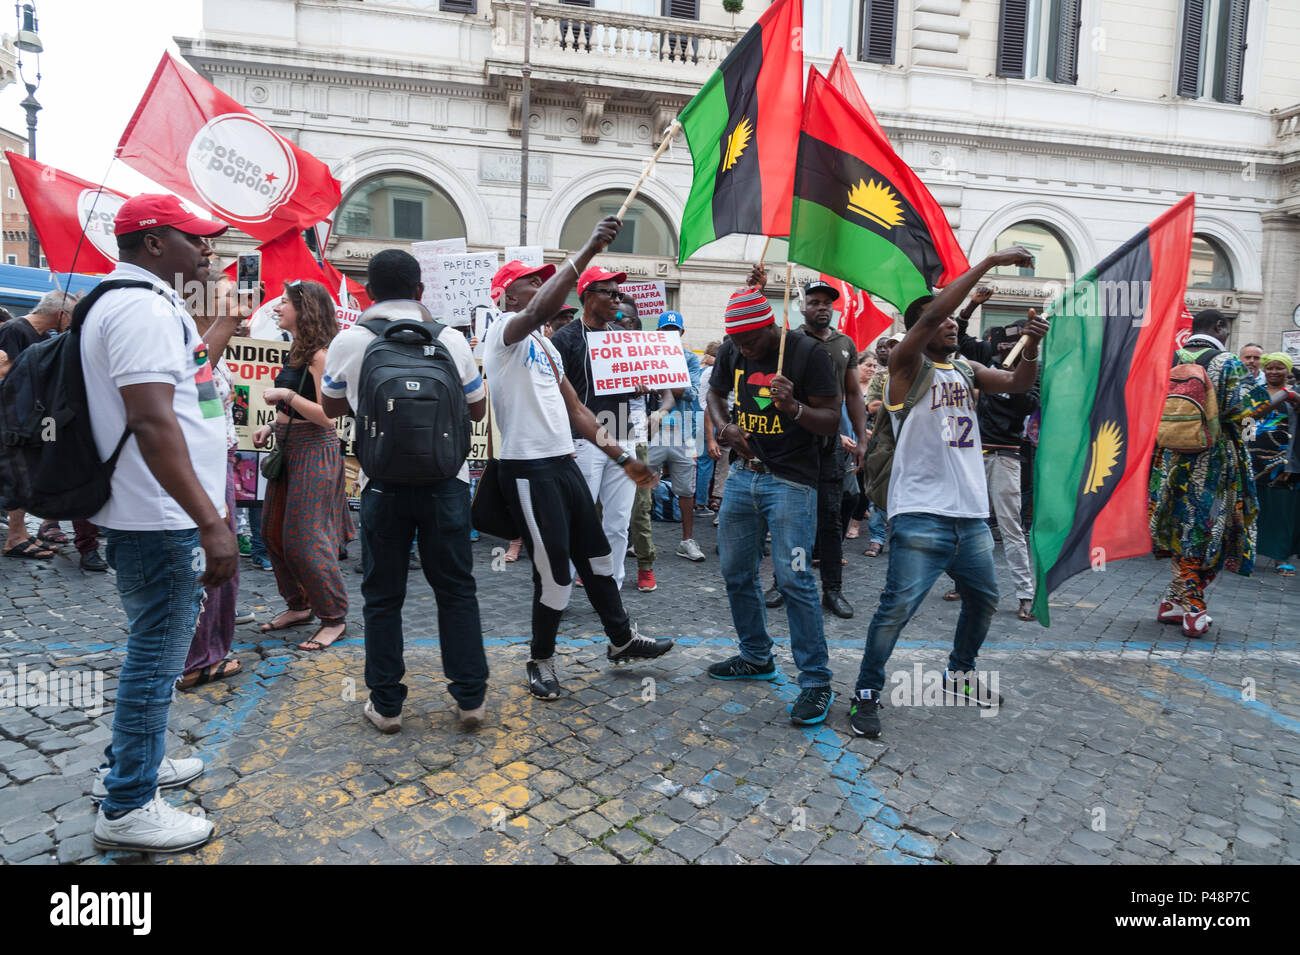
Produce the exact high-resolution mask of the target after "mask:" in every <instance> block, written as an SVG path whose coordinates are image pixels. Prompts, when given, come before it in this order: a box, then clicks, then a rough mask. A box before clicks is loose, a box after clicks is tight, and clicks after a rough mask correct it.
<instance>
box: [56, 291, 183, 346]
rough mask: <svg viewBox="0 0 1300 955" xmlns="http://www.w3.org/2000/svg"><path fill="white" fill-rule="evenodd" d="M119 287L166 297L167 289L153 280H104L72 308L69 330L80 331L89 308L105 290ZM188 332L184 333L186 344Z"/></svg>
mask: <svg viewBox="0 0 1300 955" xmlns="http://www.w3.org/2000/svg"><path fill="white" fill-rule="evenodd" d="M120 288H142V289H150V290H152V291H154V292H157V293H158V294H159V295H162V296H164V297H166V295H167V291H166V289H164V288H162V287H161V286H158V285H155V284H154V283H153V282H145V281H143V280H142V279H110V280H108V281H106V282H100V283H99V284H98V285H96V286H95V287H94V288H93V289H91V290H90V291H89V292H87V293H86V294H85V296H83V297H82V299H81V300H80V301H78V302H77V304H76V306H75V307H74V308H73V309H72V324H71V325H70V326H69V331H73V332H76V331H80V329H81V326H82V325H84V324H85V323H86V316H87V315H89V314H90V309H91V308H92V307H93V306H94V304H95V303H96V302H98V301H99V300H100V299H101V298H102V297H103V296H104V295H105V293H107V292H112V291H116V290H117V289H120ZM188 338H189V334H188V332H187V333H186V339H187V344H188Z"/></svg>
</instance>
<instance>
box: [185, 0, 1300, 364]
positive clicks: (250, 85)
mask: <svg viewBox="0 0 1300 955" xmlns="http://www.w3.org/2000/svg"><path fill="white" fill-rule="evenodd" d="M588 2H589V3H592V4H594V5H586V4H583V3H580V2H569V3H560V2H554V0H538V2H534V3H529V4H526V3H525V2H524V0H382V2H376V0H205V3H204V9H203V29H202V32H201V34H200V35H199V36H197V37H191V38H179V39H178V42H179V43H180V47H181V51H182V53H183V54H184V56H185V57H186V59H187V60H188V61H189V63H190V64H191V65H193V66H194V67H195V68H196V69H198V70H199V71H200V72H202V73H203V74H204V75H206V76H207V77H208V78H209V79H211V80H212V81H213V82H214V83H215V84H216V85H217V86H219V87H220V88H221V89H223V90H225V91H226V92H227V93H229V94H230V95H232V96H233V97H235V98H236V99H237V100H239V101H240V102H241V103H243V104H244V105H245V106H247V107H248V108H250V109H252V110H254V111H255V112H256V113H258V114H259V115H260V116H261V117H262V118H263V119H265V120H266V121H267V122H268V123H270V124H271V125H272V126H274V127H275V128H276V129H277V130H279V131H281V132H282V133H283V134H285V135H286V136H288V137H289V138H291V139H293V140H294V141H295V142H297V143H298V144H299V145H300V146H302V147H303V148H305V149H307V150H308V151H310V152H312V153H313V154H315V155H316V156H318V157H320V158H321V159H322V160H324V161H326V162H328V163H329V165H330V166H331V168H332V169H333V170H334V172H335V175H336V176H337V177H338V178H339V179H340V181H341V182H342V184H343V190H344V202H343V205H342V207H341V208H340V210H339V213H338V215H337V217H336V225H335V230H334V238H333V239H332V241H331V244H330V248H329V249H328V254H329V255H330V257H331V259H332V260H333V261H334V262H335V263H336V264H337V265H339V266H340V267H341V268H343V269H344V270H345V271H348V272H351V273H352V274H359V273H360V272H361V271H362V270H363V269H364V265H365V262H366V260H367V259H368V258H369V257H370V256H371V255H373V254H374V252H375V251H377V250H378V249H380V248H383V247H385V246H388V245H391V244H393V242H394V241H396V242H399V243H400V242H405V241H409V240H413V239H432V238H442V237H449V236H455V235H465V236H466V237H467V239H468V242H469V245H470V247H471V249H490V248H495V249H500V248H502V247H504V246H506V245H517V244H520V201H519V200H520V196H519V178H520V133H521V130H522V127H523V124H524V123H527V126H528V130H529V182H530V189H529V197H528V214H529V217H528V222H527V244H534V245H541V246H543V247H544V248H545V249H546V252H547V256H548V259H554V260H558V259H559V258H560V256H561V255H562V254H563V251H564V250H565V249H569V248H572V247H574V246H576V245H577V244H579V243H580V242H581V241H582V240H583V239H585V237H586V235H587V234H588V231H589V229H590V226H591V224H592V222H593V221H594V220H595V219H596V218H597V217H598V216H599V215H601V214H604V213H606V212H612V211H613V210H614V209H615V208H617V206H618V205H619V203H620V202H621V200H622V198H623V196H624V195H625V194H626V192H627V190H628V189H629V188H630V187H631V185H632V184H633V183H634V182H635V181H636V180H637V178H638V176H639V175H640V173H641V171H642V170H643V168H644V164H645V162H646V160H647V159H648V157H649V156H650V155H651V153H652V152H653V151H654V149H655V147H656V145H657V144H658V142H659V141H660V138H661V136H662V133H663V130H664V129H665V128H666V127H667V126H668V124H669V123H670V121H671V120H672V118H673V117H674V116H675V115H676V114H677V112H678V110H679V109H680V108H681V107H682V106H683V105H684V104H685V103H686V102H687V101H688V100H689V99H690V97H691V96H693V95H694V94H695V93H696V92H697V91H698V90H699V88H700V86H701V84H702V83H703V82H704V81H705V80H706V79H707V78H708V76H709V74H710V73H711V72H712V71H713V70H714V69H716V67H717V65H718V64H719V63H720V62H721V60H722V58H723V57H725V55H726V53H727V52H728V51H729V50H730V48H731V47H732V45H733V44H734V43H735V41H736V39H737V38H738V37H739V36H740V35H742V34H743V32H744V30H745V29H747V28H748V27H749V26H750V25H751V24H752V23H753V21H754V20H755V19H756V17H757V16H758V14H759V12H761V9H762V7H763V4H761V3H760V2H756V0H748V2H746V3H745V5H744V8H743V9H742V11H741V12H740V13H738V14H736V15H734V16H733V15H732V14H729V13H726V12H724V11H723V9H722V5H721V0H588ZM665 14H669V15H665ZM526 38H527V39H528V41H529V45H528V46H527V47H526V44H525V40H526ZM798 41H799V42H801V43H802V44H803V46H804V50H805V58H806V60H807V62H808V63H811V64H815V65H817V66H818V67H819V68H820V69H822V70H823V72H825V70H826V69H828V68H829V64H830V59H831V57H832V56H833V55H834V52H835V50H836V48H838V47H841V46H842V47H843V48H844V49H845V51H846V53H847V54H848V56H849V58H850V61H851V62H852V64H853V69H854V73H855V75H856V76H857V78H858V82H859V84H860V86H861V87H862V90H863V92H864V94H865V95H866V97H867V99H868V101H869V102H870V103H871V105H872V107H873V108H874V109H875V111H876V114H877V116H878V117H879V118H880V120H881V123H882V124H883V126H884V127H885V130H886V132H887V133H888V134H889V136H890V138H891V140H892V141H893V143H894V145H895V147H896V148H897V149H898V150H899V151H900V153H901V154H902V156H903V158H904V159H905V160H906V161H907V162H908V163H909V164H910V165H911V166H912V167H913V168H914V169H915V170H916V171H917V173H918V174H919V175H920V176H921V178H922V179H923V180H924V181H925V182H926V183H927V184H928V185H929V186H930V188H931V190H932V192H933V193H934V195H935V197H936V199H938V201H939V202H940V204H941V205H942V206H943V207H944V209H945V211H946V212H947V215H948V217H949V220H950V222H951V223H952V225H953V227H954V229H955V231H956V234H957V237H958V239H959V240H960V242H961V244H962V246H963V248H964V249H965V250H966V252H967V254H968V256H969V257H970V258H971V259H972V260H976V259H978V258H980V257H982V256H983V255H984V254H986V253H987V252H988V251H990V250H991V249H992V248H994V247H995V246H996V247H1001V246H1002V245H1005V244H1008V243H1010V242H1013V241H1020V242H1023V243H1026V244H1029V245H1031V246H1034V247H1035V250H1036V251H1037V253H1038V264H1037V267H1036V269H1035V270H1034V274H1009V275H998V276H995V277H994V280H993V281H994V285H995V296H994V298H993V300H992V301H991V302H990V303H989V304H988V305H987V306H985V309H984V322H985V324H990V323H992V324H1001V323H1003V322H1004V321H1006V320H1008V319H1010V318H1013V317H1016V316H1018V315H1022V314H1023V310H1024V309H1025V307H1027V306H1028V305H1032V304H1037V303H1038V302H1040V301H1041V300H1042V298H1043V296H1044V295H1045V294H1046V292H1047V290H1048V289H1049V288H1050V287H1051V286H1052V285H1053V284H1054V283H1055V284H1056V285H1058V286H1059V284H1060V283H1061V282H1063V281H1065V280H1067V279H1068V278H1069V277H1070V276H1071V275H1073V274H1081V273H1082V272H1084V271H1086V270H1087V269H1088V268H1089V267H1091V266H1092V265H1093V264H1094V263H1096V262H1097V261H1099V260H1100V259H1101V258H1102V257H1103V256H1105V255H1106V254H1107V253H1108V252H1109V251H1111V250H1112V249H1114V248H1115V247H1116V246H1118V245H1119V244H1120V243H1122V242H1123V241H1124V240H1126V239H1127V238H1129V237H1130V236H1131V235H1133V234H1134V233H1135V232H1137V231H1138V230H1139V229H1140V228H1142V227H1143V226H1144V225H1146V224H1147V223H1148V222H1149V221H1151V220H1152V219H1154V218H1155V217H1156V216H1157V215H1159V214H1160V213H1161V212H1162V211H1163V210H1165V209H1166V208H1168V207H1169V206H1170V205H1171V204H1172V203H1173V202H1175V201H1176V200H1177V199H1178V198H1180V197H1181V196H1182V195H1183V194H1185V193H1186V192H1189V191H1195V192H1196V193H1197V218H1196V232H1197V243H1196V247H1195V250H1194V261H1193V267H1192V270H1191V272H1192V274H1191V276H1190V281H1189V286H1190V287H1189V290H1188V303H1189V305H1190V306H1191V307H1192V308H1193V310H1195V309H1197V308H1202V307H1207V306H1211V305H1213V306H1217V307H1221V308H1223V309H1224V310H1226V311H1228V312H1229V313H1231V314H1232V315H1234V316H1235V317H1236V321H1237V328H1238V331H1237V340H1238V341H1244V340H1246V339H1257V340H1259V341H1261V342H1263V343H1264V344H1265V345H1266V347H1269V348H1274V347H1278V345H1279V344H1280V335H1281V333H1282V332H1283V331H1284V330H1286V329H1289V328H1293V327H1294V326H1293V324H1292V315H1293V312H1294V311H1295V309H1296V307H1297V305H1298V304H1300V270H1298V269H1297V267H1296V266H1297V263H1300V4H1296V3H1294V2H1288V0H1127V2H1124V0H805V3H804V34H803V36H802V37H800V38H798ZM526 51H527V57H526V56H525V52H526ZM525 70H527V71H528V73H529V77H530V100H531V101H530V105H529V110H528V115H527V116H526V117H525V116H524V115H523V107H522V79H523V76H524V73H525ZM790 121H791V123H797V122H798V117H795V116H792V117H791V120H790ZM690 179H691V165H690V154H689V151H688V149H687V147H686V144H685V141H684V139H683V137H682V136H681V135H680V134H679V135H678V136H677V137H676V140H675V142H674V143H673V145H672V148H671V150H670V151H669V152H667V153H665V154H664V156H663V158H662V159H661V160H660V162H659V163H658V165H657V166H656V168H655V170H654V172H653V175H652V176H651V177H650V179H649V180H648V181H647V182H646V183H645V185H644V186H643V187H642V190H641V193H640V196H639V198H638V201H637V203H636V204H634V206H633V207H632V210H631V212H630V213H629V216H628V221H629V223H630V224H632V228H631V229H629V230H628V234H627V235H626V236H621V237H620V243H619V244H618V245H616V246H615V247H614V248H613V249H611V250H610V251H609V252H607V253H606V254H605V255H604V256H602V257H601V258H600V259H599V260H598V261H600V262H601V264H603V265H606V266H607V267H616V268H618V269H620V270H625V271H627V272H628V273H629V275H631V276H634V277H636V278H638V279H642V280H660V281H664V282H665V283H666V284H667V287H668V294H669V302H670V305H671V306H672V307H676V308H678V309H679V310H681V311H682V312H683V313H684V314H685V316H686V318H687V328H688V331H687V340H688V342H689V343H690V344H691V345H692V346H694V347H700V346H701V345H702V344H703V343H704V342H705V341H707V340H708V339H710V338H714V337H717V336H718V334H719V333H720V329H721V313H722V308H723V305H724V303H725V301H726V298H727V295H728V294H729V292H730V290H731V289H733V288H734V287H735V286H736V285H738V284H739V282H740V281H741V279H742V278H743V275H744V273H745V270H746V265H745V263H747V262H749V261H752V260H754V259H757V257H758V256H759V254H760V251H761V249H762V248H763V242H764V240H763V238H762V237H743V236H732V237H729V238H726V239H722V240H720V241H719V242H717V243H715V244H713V245H711V246H708V247H706V248H705V249H703V250H701V251H700V252H699V253H697V254H696V255H695V256H694V257H693V258H692V259H690V260H689V261H687V262H686V263H684V264H682V265H681V266H679V265H678V264H677V261H676V259H677V256H676V252H677V237H676V230H677V223H678V221H679V218H680V214H681V210H682V207H683V205H684V203H685V199H686V195H687V193H688V191H689V187H690ZM783 247H784V243H782V242H780V241H774V242H773V243H772V248H771V249H770V250H769V254H768V257H767V258H768V262H769V263H770V264H771V263H776V264H778V266H779V265H780V264H782V263H783V261H784V260H783V258H782V256H783V255H784V251H783ZM771 271H772V274H773V276H774V279H775V280H774V282H773V284H772V285H770V286H769V292H770V293H772V294H775V295H778V296H779V295H780V291H781V283H782V282H783V280H784V269H783V268H780V267H778V268H774V269H772V270H771ZM794 273H795V277H796V281H800V280H803V279H807V278H809V277H811V276H810V274H809V273H808V271H807V270H806V269H802V268H800V267H797V266H796V267H795V269H794Z"/></svg>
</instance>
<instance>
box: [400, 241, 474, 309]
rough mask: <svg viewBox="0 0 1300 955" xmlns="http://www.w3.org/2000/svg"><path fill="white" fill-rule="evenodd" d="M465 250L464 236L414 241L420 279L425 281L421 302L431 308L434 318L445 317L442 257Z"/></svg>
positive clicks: (413, 246)
mask: <svg viewBox="0 0 1300 955" xmlns="http://www.w3.org/2000/svg"><path fill="white" fill-rule="evenodd" d="M464 251H465V240H464V238H459V239H433V240H431V241H427V242H412V243H411V254H412V255H414V256H415V261H417V262H419V263H420V281H421V282H423V283H424V298H422V299H420V304H422V305H423V306H424V307H425V308H427V309H428V310H429V314H430V315H432V316H433V317H434V318H437V319H442V318H443V317H444V314H445V313H444V310H443V308H444V306H443V302H444V300H443V296H442V257H443V256H444V255H456V254H457V253H460V252H464Z"/></svg>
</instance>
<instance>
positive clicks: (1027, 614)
mask: <svg viewBox="0 0 1300 955" xmlns="http://www.w3.org/2000/svg"><path fill="white" fill-rule="evenodd" d="M1033 606H1034V602H1033V601H1032V600H1021V601H1020V609H1019V610H1017V611H1016V617H1017V619H1020V620H1024V621H1026V622H1028V621H1030V620H1033V619H1034V611H1033Z"/></svg>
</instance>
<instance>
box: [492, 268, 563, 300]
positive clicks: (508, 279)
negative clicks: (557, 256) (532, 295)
mask: <svg viewBox="0 0 1300 955" xmlns="http://www.w3.org/2000/svg"><path fill="white" fill-rule="evenodd" d="M554 274H555V266H553V265H524V263H522V262H520V261H519V260H518V259H516V260H515V261H513V262H507V263H506V264H505V265H503V266H501V268H499V269H497V274H496V275H494V276H492V290H491V295H492V303H493V304H494V305H500V304H501V296H502V295H505V294H506V289H508V288H509V287H510V285H511V283H513V282H518V281H519V280H520V279H526V278H528V276H530V275H540V276H541V277H542V281H543V282H545V281H546V280H547V279H549V278H550V277H551V276H552V275H554Z"/></svg>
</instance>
